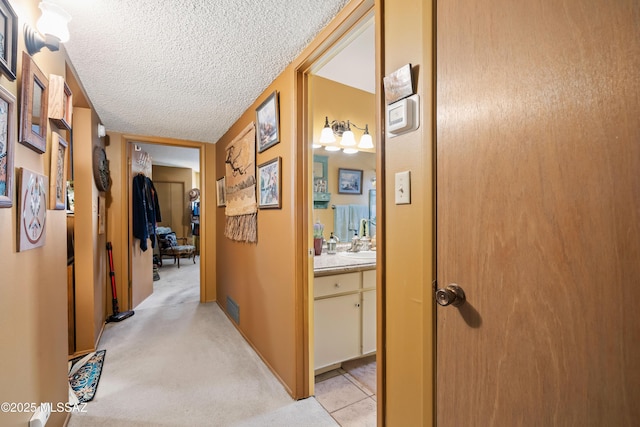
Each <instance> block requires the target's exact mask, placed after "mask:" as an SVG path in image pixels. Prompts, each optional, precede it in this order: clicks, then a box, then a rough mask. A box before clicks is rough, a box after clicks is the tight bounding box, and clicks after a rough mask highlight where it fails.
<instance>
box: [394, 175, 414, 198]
mask: <svg viewBox="0 0 640 427" xmlns="http://www.w3.org/2000/svg"><path fill="white" fill-rule="evenodd" d="M395 193H396V205H408V204H411V172H410V171H404V172H397V173H396V187H395Z"/></svg>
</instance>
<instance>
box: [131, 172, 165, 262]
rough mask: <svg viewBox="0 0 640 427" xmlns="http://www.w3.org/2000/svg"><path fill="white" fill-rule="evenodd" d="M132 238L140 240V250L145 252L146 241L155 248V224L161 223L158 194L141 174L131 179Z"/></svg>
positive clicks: (150, 182)
mask: <svg viewBox="0 0 640 427" xmlns="http://www.w3.org/2000/svg"><path fill="white" fill-rule="evenodd" d="M132 192H133V194H132V197H131V202H132V205H133V206H132V211H133V221H132V222H133V237H135V238H137V239H140V249H142V251H143V252H144V251H146V250H147V247H148V246H147V239H151V247H152V248H153V247H155V240H156V239H155V233H156V222H159V221H162V217H161V216H160V205H159V203H158V193H157V192H156V189H155V187H154V186H153V181H151V179H149V178H147V177H146V176H144V175H142V174H138V175H136V176H135V177H134V178H133V186H132Z"/></svg>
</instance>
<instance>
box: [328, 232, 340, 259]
mask: <svg viewBox="0 0 640 427" xmlns="http://www.w3.org/2000/svg"><path fill="white" fill-rule="evenodd" d="M337 244H338V238H337V237H336V236H334V235H333V231H332V232H331V236H329V240H328V241H327V254H329V255H332V254H335V253H336V246H337Z"/></svg>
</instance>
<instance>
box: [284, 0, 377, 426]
mask: <svg viewBox="0 0 640 427" xmlns="http://www.w3.org/2000/svg"><path fill="white" fill-rule="evenodd" d="M371 13H373V15H374V21H375V44H376V46H375V52H376V54H375V55H376V65H375V67H376V70H375V76H376V77H375V78H376V123H375V129H376V135H378V137H377V141H376V144H377V147H378V149H377V150H376V180H377V183H378V184H377V186H376V187H377V189H378V194H377V200H376V212H377V217H378V221H377V233H376V234H377V236H378V237H377V247H378V251H377V253H378V255H377V256H378V259H377V266H376V270H377V274H376V289H377V292H376V341H377V350H376V369H377V418H378V425H384V420H385V415H386V414H385V409H384V408H385V397H386V390H385V383H384V378H385V353H384V349H385V348H386V346H385V327H384V325H385V309H384V306H385V304H384V295H385V288H386V286H385V281H384V277H385V275H384V274H385V265H384V247H385V241H384V218H385V213H384V200H385V194H384V182H385V180H384V136H383V130H382V117H384V114H383V107H384V100H383V99H382V94H383V92H382V77H381V76H380V70H382V49H381V46H382V34H383V32H382V16H383V15H382V4H381V1H374V0H360V1H354V2H351V3H349V4H348V5H347V6H345V9H344V10H343V12H342V13H341V14H340V15H338V18H337V19H339V17H341V18H342V19H341V20H339V21H337V22H336V23H335V26H334V28H333V29H332V30H331V31H329V32H328V33H327V36H326V37H324V38H323V39H319V40H318V43H317V46H316V48H315V49H313V50H312V51H311V52H310V53H309V55H307V56H306V57H305V58H303V59H302V60H301V62H300V65H299V66H298V67H296V69H295V111H296V138H297V140H298V141H301V144H300V145H299V146H298V150H297V153H298V155H297V158H296V163H297V164H298V169H297V171H296V175H297V178H298V179H297V182H298V183H299V184H298V191H299V194H300V195H301V199H300V200H301V201H302V203H299V204H298V207H297V208H296V209H297V216H298V218H300V220H299V221H297V235H298V238H297V239H296V254H298V255H297V259H298V260H299V261H300V262H296V268H298V266H301V267H300V271H299V272H297V273H299V274H300V276H301V282H302V288H301V291H300V292H298V295H297V296H296V300H297V301H298V303H299V305H300V307H301V309H302V323H301V324H299V327H297V328H296V330H297V333H296V335H297V336H296V341H297V342H302V343H303V345H302V348H300V349H299V353H300V354H299V355H298V356H297V357H296V360H297V361H298V363H299V366H298V367H297V370H298V372H301V373H302V374H301V375H300V376H299V378H300V380H299V381H300V384H299V385H300V386H301V389H302V390H305V395H306V396H310V395H313V394H314V383H315V375H314V368H313V318H314V315H313V277H314V275H313V249H312V248H313V234H312V233H311V232H310V225H311V224H312V222H313V209H312V205H313V190H312V184H313V177H312V168H311V167H310V165H311V164H312V160H313V149H312V148H311V141H312V138H313V137H312V135H313V129H311V127H310V126H309V123H308V118H309V81H308V76H309V73H310V70H311V68H312V67H313V65H314V64H315V62H316V61H317V60H319V59H320V58H321V57H322V56H323V55H324V54H326V53H327V52H328V51H329V50H330V49H331V48H332V47H334V46H335V45H336V44H338V43H340V42H341V41H342V40H343V39H344V37H345V36H346V35H347V34H348V33H349V32H350V30H351V29H352V28H353V27H354V26H355V25H356V24H357V23H359V22H361V20H363V19H368V16H369V15H370V14H371ZM300 276H298V277H300Z"/></svg>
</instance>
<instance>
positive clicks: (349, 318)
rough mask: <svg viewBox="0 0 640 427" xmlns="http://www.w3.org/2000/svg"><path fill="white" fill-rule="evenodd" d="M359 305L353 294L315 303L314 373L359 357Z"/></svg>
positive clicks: (356, 295) (357, 296)
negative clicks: (316, 370)
mask: <svg viewBox="0 0 640 427" xmlns="http://www.w3.org/2000/svg"><path fill="white" fill-rule="evenodd" d="M374 298H375V297H374ZM360 305H361V304H360V294H357V293H356V294H350V295H343V296H339V297H331V298H326V299H320V300H316V301H315V303H314V325H315V330H314V354H315V361H314V367H315V369H319V368H323V367H325V366H329V365H332V364H334V363H339V362H342V361H344V360H348V359H352V358H354V357H358V356H359V355H360V316H361V310H362V308H361V307H360ZM374 307H375V306H374Z"/></svg>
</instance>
